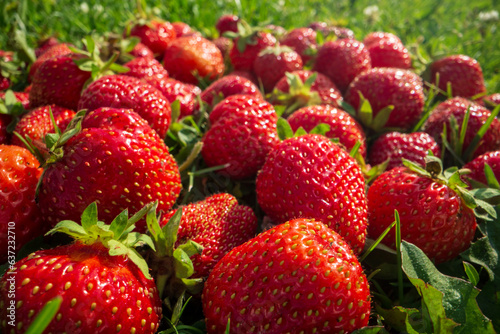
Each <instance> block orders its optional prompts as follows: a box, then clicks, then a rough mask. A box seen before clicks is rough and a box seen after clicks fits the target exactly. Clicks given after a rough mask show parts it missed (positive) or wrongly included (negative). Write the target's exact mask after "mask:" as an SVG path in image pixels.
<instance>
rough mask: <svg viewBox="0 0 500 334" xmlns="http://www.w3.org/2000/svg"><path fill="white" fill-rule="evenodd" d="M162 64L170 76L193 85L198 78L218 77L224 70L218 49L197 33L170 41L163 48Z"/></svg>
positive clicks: (210, 78) (209, 78) (196, 82)
mask: <svg viewBox="0 0 500 334" xmlns="http://www.w3.org/2000/svg"><path fill="white" fill-rule="evenodd" d="M163 66H165V68H166V69H167V71H168V73H169V75H170V76H171V77H172V78H174V79H177V80H180V81H182V82H186V83H189V84H193V85H197V84H198V78H208V80H215V79H217V78H220V77H221V76H222V75H223V73H224V70H225V65H224V58H223V56H222V53H221V52H220V50H219V49H218V48H217V46H216V45H215V44H214V43H213V42H211V41H209V40H208V39H205V38H203V37H201V36H199V35H192V36H185V37H179V38H176V39H175V40H173V41H172V42H170V43H169V44H168V46H167V47H166V48H165V52H164V56H163Z"/></svg>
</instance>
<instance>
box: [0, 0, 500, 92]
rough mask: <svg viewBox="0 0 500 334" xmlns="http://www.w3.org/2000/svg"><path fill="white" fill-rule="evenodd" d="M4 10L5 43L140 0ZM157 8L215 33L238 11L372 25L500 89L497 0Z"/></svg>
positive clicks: (10, 2)
mask: <svg viewBox="0 0 500 334" xmlns="http://www.w3.org/2000/svg"><path fill="white" fill-rule="evenodd" d="M4 1H5V5H3V6H2V7H3V8H2V14H1V16H0V27H2V28H1V35H0V48H1V49H5V48H7V49H8V48H9V46H8V45H7V41H8V36H9V32H10V31H11V30H12V27H13V26H15V25H16V18H19V19H20V20H21V21H22V22H23V23H24V25H25V27H26V32H27V39H28V42H29V44H30V45H35V43H36V40H37V39H39V38H40V37H41V36H47V35H51V34H56V35H57V36H58V37H59V39H60V40H62V41H67V42H72V43H76V44H78V43H79V41H80V39H81V38H82V37H83V36H85V35H87V34H89V33H91V32H93V31H95V32H98V33H102V32H106V31H113V32H117V33H120V32H122V31H123V28H124V26H125V23H126V22H127V21H128V20H129V19H131V18H133V16H134V13H135V10H136V1H135V0H129V1H115V0H101V1H93V0H89V1H72V0H57V1H55V0H36V1H31V0H22V1H18V0H16V1H14V0H4ZM143 2H144V3H145V4H146V5H147V7H148V9H150V10H151V11H152V12H153V13H154V14H156V15H157V16H159V17H160V18H163V19H165V20H169V21H183V22H186V23H188V24H189V25H191V26H192V27H194V28H196V29H198V30H200V31H201V32H203V33H204V34H205V35H206V36H214V35H215V33H216V31H215V28H214V25H215V22H216V21H217V18H218V17H219V16H220V15H222V14H226V13H233V14H236V15H239V16H240V17H242V18H244V19H245V20H247V21H248V22H250V23H251V24H259V23H262V22H269V23H273V24H276V25H281V26H283V27H285V28H287V29H289V28H292V27H299V26H306V25H308V24H309V23H310V22H313V21H327V22H333V23H335V24H338V25H342V26H346V27H348V28H350V29H352V30H353V31H354V32H355V34H356V37H357V38H358V39H362V38H363V37H364V36H365V35H366V34H367V33H368V32H371V31H389V32H393V33H395V34H397V35H398V36H400V37H401V39H402V40H403V42H404V43H405V44H406V45H407V47H409V48H410V49H411V51H413V52H414V54H416V53H417V50H418V53H419V54H420V55H421V56H422V57H423V58H424V59H425V60H426V61H429V60H431V59H432V58H433V57H439V56H442V55H445V54H457V53H461V54H466V55H469V56H471V57H473V58H475V59H477V60H478V61H479V63H480V64H481V66H482V68H483V72H484V76H485V80H486V85H487V88H488V91H489V92H490V93H493V92H499V91H500V48H499V46H500V34H499V33H498V31H497V28H498V22H499V20H498V11H499V10H500V4H499V1H498V0H477V1H474V3H473V4H472V3H471V1H469V0H457V1H451V0H446V1H442V0H416V1H399V0H381V1H377V2H375V3H376V6H377V7H378V14H377V15H374V16H367V15H366V14H365V13H364V10H365V9H366V8H367V7H369V6H373V3H374V2H372V1H368V0H357V1H356V0H350V1H348V0H312V1H303V0H279V1H269V2H264V1H257V0H235V1H224V0H214V1H205V0H179V1H152V0H149V1H144V0H143ZM493 10H496V11H497V17H496V20H490V21H484V20H481V19H480V17H482V16H484V15H480V13H488V12H491V11H493Z"/></svg>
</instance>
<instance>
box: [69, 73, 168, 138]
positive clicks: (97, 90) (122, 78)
mask: <svg viewBox="0 0 500 334" xmlns="http://www.w3.org/2000/svg"><path fill="white" fill-rule="evenodd" d="M100 107H113V108H126V109H133V110H134V111H135V112H137V113H138V114H139V115H140V116H141V117H142V118H144V119H145V120H146V121H147V122H148V123H149V125H150V126H151V127H152V128H153V129H154V130H156V132H158V134H159V135H160V137H162V138H164V137H165V135H166V134H167V131H168V127H169V126H170V121H171V117H172V116H171V108H170V103H169V102H168V100H167V99H166V98H165V96H163V94H162V93H161V92H160V91H159V90H158V89H156V88H155V87H153V86H151V85H150V84H148V83H146V82H145V81H142V80H140V79H138V78H134V77H131V76H126V75H107V76H104V77H101V78H100V79H97V80H96V81H94V82H93V83H91V84H90V85H89V86H88V87H87V88H86V89H85V90H84V91H83V93H82V96H81V98H80V101H79V103H78V109H88V110H89V111H91V110H95V109H97V108H100Z"/></svg>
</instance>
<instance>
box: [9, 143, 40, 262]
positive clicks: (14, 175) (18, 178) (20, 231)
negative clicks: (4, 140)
mask: <svg viewBox="0 0 500 334" xmlns="http://www.w3.org/2000/svg"><path fill="white" fill-rule="evenodd" d="M39 166H40V163H39V162H38V161H37V160H36V158H35V157H34V156H33V155H32V154H31V153H30V152H29V151H28V150H27V149H26V148H24V147H19V146H15V145H0V208H1V210H0V236H1V237H0V244H1V245H0V246H1V248H2V249H4V251H3V252H2V253H1V255H0V262H2V263H4V262H5V261H6V260H7V255H9V257H10V256H12V258H13V256H14V255H15V254H16V253H17V251H19V249H21V247H22V246H23V245H25V244H26V243H27V242H28V241H30V240H32V239H33V238H35V237H37V236H39V235H41V234H43V233H44V232H45V230H46V229H45V227H44V222H43V216H42V215H41V214H40V210H39V209H38V206H37V205H36V203H35V188H36V185H37V183H38V179H39V178H40V175H41V174H42V169H41V168H39ZM8 240H13V241H15V242H9V241H8Z"/></svg>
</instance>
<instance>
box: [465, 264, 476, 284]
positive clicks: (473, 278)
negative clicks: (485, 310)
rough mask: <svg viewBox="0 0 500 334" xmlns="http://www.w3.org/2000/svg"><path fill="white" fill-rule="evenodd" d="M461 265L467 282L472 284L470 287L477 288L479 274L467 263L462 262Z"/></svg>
mask: <svg viewBox="0 0 500 334" xmlns="http://www.w3.org/2000/svg"><path fill="white" fill-rule="evenodd" d="M463 264H464V270H465V273H466V274H467V277H468V278H469V281H470V282H471V283H472V285H474V286H477V284H478V283H479V273H478V272H477V270H476V268H474V266H473V265H472V264H470V263H469V262H465V261H463Z"/></svg>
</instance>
